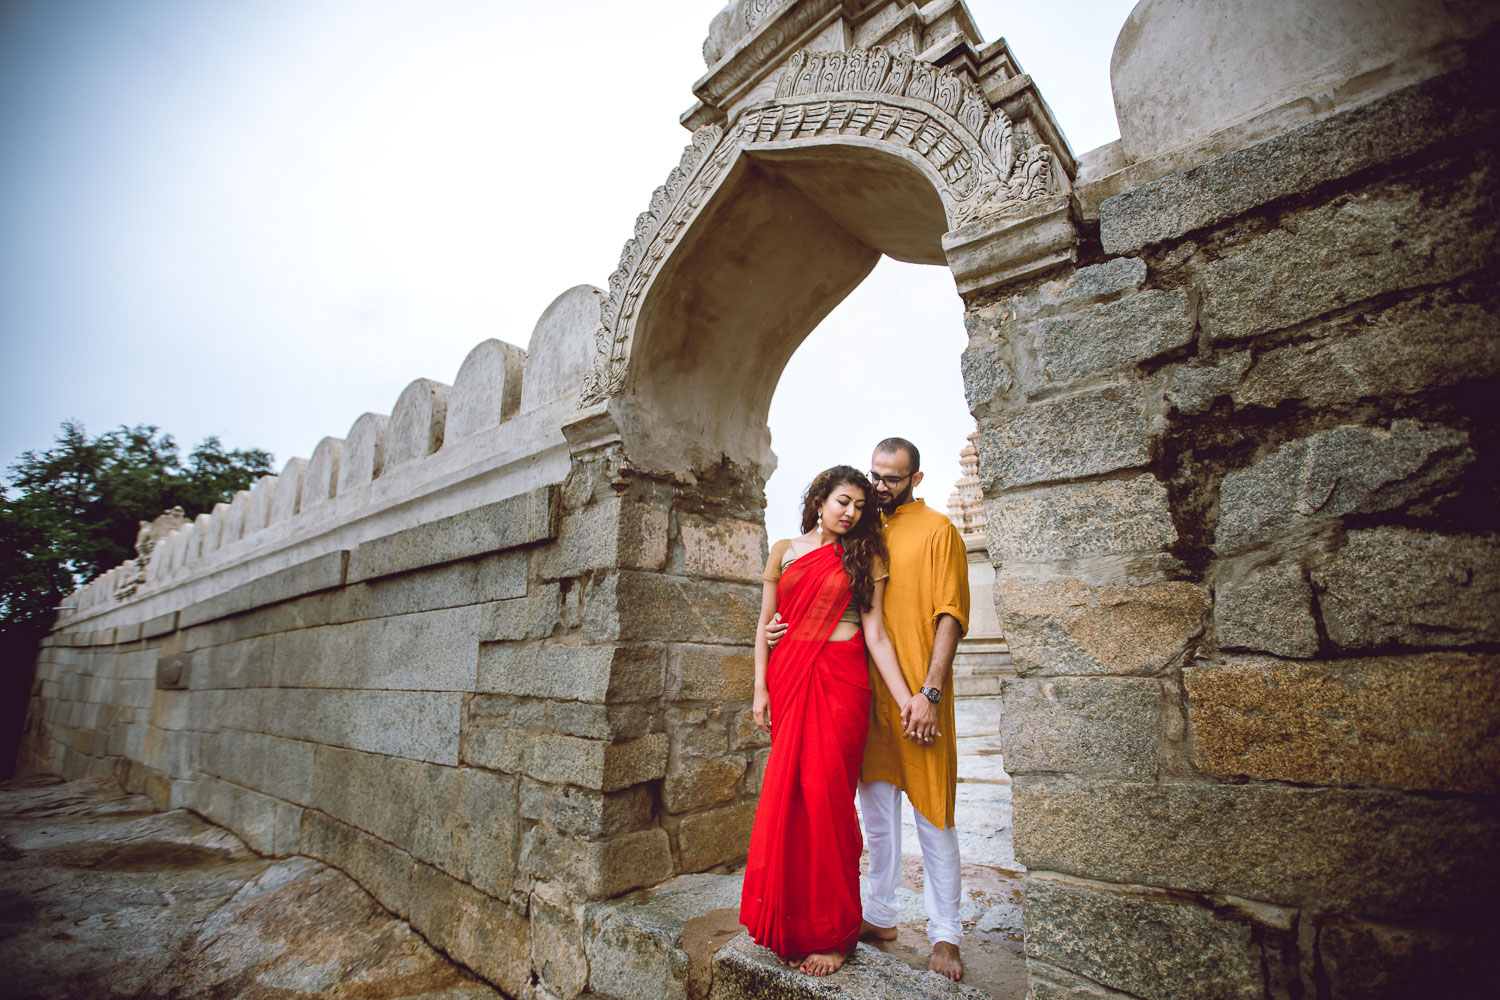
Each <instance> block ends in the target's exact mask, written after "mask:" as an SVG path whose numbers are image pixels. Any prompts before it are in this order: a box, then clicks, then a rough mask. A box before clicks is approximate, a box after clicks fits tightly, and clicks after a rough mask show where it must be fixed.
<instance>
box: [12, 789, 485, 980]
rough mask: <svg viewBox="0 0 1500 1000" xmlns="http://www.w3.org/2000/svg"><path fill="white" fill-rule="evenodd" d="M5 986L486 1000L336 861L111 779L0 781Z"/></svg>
mask: <svg viewBox="0 0 1500 1000" xmlns="http://www.w3.org/2000/svg"><path fill="white" fill-rule="evenodd" d="M0 872H3V875H0V968H4V969H5V982H4V984H3V986H0V994H3V995H4V996H6V997H10V998H15V1000H62V998H78V997H91V998H104V997H134V998H141V1000H155V998H167V997H172V998H189V997H202V998H208V997H215V998H217V997H226V998H227V997H236V998H246V1000H272V998H275V1000H292V998H296V997H329V998H334V997H359V998H361V1000H416V998H421V1000H493V998H499V997H500V994H499V993H497V992H495V991H494V990H493V989H491V988H490V987H489V986H487V985H485V984H484V983H482V982H480V981H479V980H477V979H475V978H474V977H473V976H471V975H470V974H469V973H468V972H466V971H465V970H463V969H461V968H460V967H458V966H456V965H454V964H453V963H452V962H450V961H449V960H448V959H447V958H446V957H445V956H444V955H442V954H440V953H439V952H437V951H435V950H433V949H432V947H431V946H429V945H428V944H427V942H425V941H423V940H422V938H420V937H419V936H418V935H417V934H415V933H414V932H413V931H412V929H411V928H410V926H408V925H407V924H406V923H405V922H404V921H401V920H398V919H397V918H395V917H394V916H392V915H391V914H390V913H388V912H387V911H386V910H384V909H383V908H382V907H381V906H380V905H379V904H378V903H376V902H375V900H374V899H372V898H371V897H370V895H369V894H368V893H366V892H365V891H364V890H363V889H361V888H360V887H359V886H358V885H357V884H356V883H355V882H354V881H353V880H351V879H350V878H349V877H348V876H346V875H344V874H343V873H342V872H340V871H338V870H336V869H333V868H330V867H328V866H327V865H324V864H322V863H321V862H317V861H313V860H312V859H310V858H304V857H293V858H286V859H282V860H279V861H278V860H275V859H273V858H263V857H260V856H258V855H256V854H254V853H253V852H251V851H250V850H249V849H248V848H246V847H245V845H244V844H243V843H242V842H241V841H240V840H239V839H238V838H236V837H234V836H233V835H232V834H230V833H228V832H227V831H225V830H222V829H220V828H219V827H216V826H212V825H210V824H208V823H205V822H204V821H203V820H201V819H199V818H198V817H196V816H194V815H193V814H191V813H189V812H187V811H185V810H181V809H179V810H174V811H172V812H157V811H156V810H155V809H154V808H153V806H152V804H151V802H150V800H149V799H147V798H146V797H144V796H140V795H127V794H125V793H123V792H122V791H121V790H120V789H119V786H118V785H116V784H115V782H114V781H113V780H112V779H109V778H88V779H83V780H79V781H71V782H63V781H61V780H59V779H57V778H55V777H52V776H34V777H30V778H18V779H15V780H12V781H7V782H4V783H0Z"/></svg>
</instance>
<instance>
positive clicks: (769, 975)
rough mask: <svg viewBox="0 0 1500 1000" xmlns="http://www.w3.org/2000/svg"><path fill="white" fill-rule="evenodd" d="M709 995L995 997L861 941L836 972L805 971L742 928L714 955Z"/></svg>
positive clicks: (870, 999)
mask: <svg viewBox="0 0 1500 1000" xmlns="http://www.w3.org/2000/svg"><path fill="white" fill-rule="evenodd" d="M708 996H709V1000H761V998H763V997H777V998H778V1000H990V995H989V994H988V993H985V992H984V991H983V990H978V989H975V988H974V987H972V986H965V985H963V984H962V983H955V982H950V981H949V980H947V979H945V978H943V977H942V976H940V975H938V974H937V973H936V972H918V971H917V970H916V969H913V968H912V967H911V966H909V965H907V964H906V963H905V962H903V961H901V959H899V958H897V957H896V956H894V955H887V954H886V953H885V952H883V951H879V950H878V949H875V948H871V947H870V946H869V945H864V944H862V945H859V946H858V947H857V948H855V950H854V954H853V955H851V956H850V957H849V960H848V961H846V962H845V963H844V967H843V968H841V969H839V971H837V972H835V973H834V974H833V975H831V976H823V977H821V978H817V977H813V976H809V975H806V974H804V973H801V972H798V971H797V970H796V969H788V968H787V967H786V966H784V965H782V964H781V962H780V960H778V959H777V957H776V955H775V954H774V953H773V952H771V951H769V950H767V949H765V948H762V947H761V946H760V945H758V944H756V943H755V942H754V941H751V940H750V935H749V934H748V933H742V934H740V935H739V936H738V937H736V938H735V939H734V940H732V941H730V942H729V943H728V944H726V945H725V946H724V947H722V948H720V949H719V953H718V955H717V956H715V958H714V983H713V988H712V990H710V992H709V994H708Z"/></svg>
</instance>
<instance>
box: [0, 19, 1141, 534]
mask: <svg viewBox="0 0 1500 1000" xmlns="http://www.w3.org/2000/svg"><path fill="white" fill-rule="evenodd" d="M1133 5H1134V3H1133V0H1079V2H1068V0H1057V2H1054V3H1051V4H1045V5H1044V4H1038V3H1034V2H1027V3H1023V2H1009V0H988V2H987V0H973V2H970V4H969V7H970V10H971V11H972V12H973V14H974V18H975V21H976V23H977V24H978V26H979V29H980V31H981V32H982V33H983V34H984V36H985V39H986V40H991V39H994V38H996V37H1005V38H1006V39H1007V40H1008V41H1009V42H1010V45H1011V50H1012V52H1013V53H1014V54H1015V56H1016V58H1017V60H1018V61H1019V62H1020V64H1021V66H1022V68H1023V69H1024V70H1026V71H1028V72H1029V73H1031V74H1032V76H1033V77H1034V78H1035V79H1036V81H1037V83H1038V86H1039V87H1040V88H1041V92H1042V94H1043V96H1044V97H1045V98H1046V100H1047V102H1048V103H1049V104H1050V106H1051V107H1052V109H1053V112H1054V114H1055V115H1056V116H1057V118H1058V121H1059V122H1060V124H1061V125H1062V128H1063V130H1064V131H1065V132H1066V133H1067V136H1068V138H1069V140H1070V142H1071V145H1072V147H1073V150H1074V152H1075V153H1082V152H1085V151H1087V150H1089V149H1092V148H1094V147H1096V146H1099V145H1103V144H1104V143H1107V142H1110V141H1112V140H1113V139H1114V138H1115V137H1116V136H1117V134H1118V131H1117V127H1116V125H1115V120H1114V110H1113V105H1112V102H1111V98H1110V92H1109V56H1110V52H1111V50H1112V48H1113V46H1114V39H1115V36H1116V34H1117V33H1118V31H1119V27H1120V25H1121V24H1123V23H1124V20H1125V17H1126V15H1127V14H1128V13H1129V11H1130V9H1131V7H1132V6H1133ZM721 6H722V4H721V3H720V2H719V0H656V2H653V3H650V4H634V3H622V2H620V0H582V2H574V3H571V4H541V3H535V2H528V3H521V2H513V0H239V2H236V3H217V2H215V3H205V2H203V0H114V2H109V3H99V2H94V0H0V371H3V372H4V373H5V375H6V379H5V393H4V400H5V402H4V410H3V420H0V464H3V465H5V466H7V467H8V466H9V465H10V464H11V463H12V462H13V461H14V460H15V458H16V457H17V456H18V455H19V454H20V453H21V452H22V451H24V450H26V449H28V448H33V449H40V448H45V447H47V446H49V445H50V444H51V442H52V439H53V436H54V435H55V433H56V431H57V429H58V425H59V424H60V423H61V422H62V421H63V420H65V419H69V418H75V419H78V420H81V421H83V422H84V424H85V425H86V427H87V428H88V430H89V431H90V432H91V433H99V432H101V431H105V430H108V429H110V428H112V427H115V426H117V425H119V424H122V423H124V424H137V423H151V424H156V425H158V426H159V427H161V428H162V429H163V430H164V431H168V432H170V433H172V434H173V435H174V436H175V437H176V438H177V441H178V443H179V445H180V446H182V450H183V452H184V453H185V452H186V451H187V450H188V448H189V447H191V445H193V444H195V443H197V442H198V441H199V440H201V439H202V438H203V437H205V436H206V435H209V434H217V435H219V436H220V438H221V439H222V440H223V442H224V444H225V445H226V446H227V447H261V448H266V449H268V450H270V451H271V452H272V453H273V454H274V455H275V457H276V466H277V468H278V469H279V468H280V467H281V466H282V465H283V464H284V463H285V461H286V460H287V459H289V458H291V457H292V456H294V455H303V456H306V455H308V454H310V452H311V450H312V448H313V446H314V445H315V444H316V443H317V441H318V440H319V439H320V438H321V437H323V436H324V435H328V434H332V435H335V436H343V435H344V433H345V432H346V431H347V429H348V428H349V426H350V425H351V424H352V423H353V422H354V420H355V419H356V418H357V417H358V416H359V415H360V414H361V413H363V412H365V411H375V412H380V413H388V412H389V411H390V408H391V407H392V406H393V405H394V403H395V400H396V397H397V396H398V395H399V394H400V392H401V390H402V389H403V388H404V387H405V386H406V384H407V383H408V382H410V381H411V380H412V379H414V378H418V377H428V378H435V379H438V380H439V381H443V382H450V383H451V382H452V380H453V376H454V374H455V373H456V372H457V371H458V366H459V364H460V362H461V361H462V360H463V358H464V355H466V354H467V353H468V351H469V350H470V348H472V347H473V346H474V345H475V344H476V343H478V342H479V341H481V340H483V339H485V338H487V337H499V338H501V339H503V340H508V341H511V342H512V343H516V344H520V345H522V346H525V345H526V343H527V341H528V339H529V338H530V336H531V329H532V327H533V325H534V324H535V322H536V320H537V318H538V317H539V316H540V315H541V313H542V311H543V310H544V309H545V308H546V307H547V305H548V304H549V303H550V302H551V301H552V299H553V298H555V297H556V296H557V295H558V294H560V293H561V292H563V291H564V290H566V289H568V288H570V287H572V286H573V285H577V284H580V283H590V284H594V285H598V286H600V287H605V286H606V284H607V280H608V276H609V273H610V272H611V271H612V270H613V269H614V267H615V264H616V261H617V259H618V256H619V251H620V247H621V245H622V244H623V243H624V241H625V239H626V238H627V237H628V236H630V234H631V228H632V225H633V223H634V219H635V217H636V215H637V214H638V213H639V212H641V211H643V210H644V209H645V208H646V205H647V202H648V201H649V198H650V195H651V191H652V189H653V188H655V187H656V186H657V185H658V184H660V183H661V182H662V181H663V180H664V179H665V177H666V175H667V173H668V171H670V170H671V168H672V167H673V166H674V165H675V164H676V162H677V159H678V156H679V154H680V152H681V148H682V146H683V145H684V144H686V142H687V140H688V133H687V132H686V131H685V130H683V129H682V127H681V126H680V125H678V123H677V116H678V114H679V113H680V112H681V111H683V110H684V109H685V108H687V107H688V106H689V105H690V104H691V103H692V100H693V98H692V93H691V86H692V84H693V82H694V81H695V80H696V79H698V77H699V76H701V75H702V73H703V70H704V66H703V61H702V57H701V54H700V52H701V46H702V41H703V38H704V36H705V35H706V34H707V30H708V24H709V21H710V20H711V19H712V18H713V16H714V14H715V13H717V12H718V10H719V9H720V8H721ZM855 337H874V338H877V339H878V340H879V341H880V343H881V350H880V351H879V352H878V354H879V357H880V359H882V361H881V363H872V365H871V366H870V367H869V368H868V369H865V370H858V371H849V372H848V375H849V382H848V384H849V385H856V386H864V387H872V386H873V387H876V388H877V395H878V397H879V399H880V400H881V401H882V402H881V403H880V406H879V412H880V419H879V423H878V425H875V424H872V425H870V426H853V427H848V426H839V425H837V424H836V423H833V422H830V421H829V420H827V419H826V418H825V415H824V414H825V413H826V409H827V403H826V400H827V386H828V375H827V373H828V372H829V371H837V370H840V368H841V367H843V366H844V362H843V361H842V360H841V359H843V358H845V357H847V356H848V353H847V351H846V350H845V349H844V345H847V342H848V340H849V339H850V338H855ZM963 346H964V332H963V323H962V306H961V303H960V302H959V299H958V296H957V294H956V292H955V290H954V287H953V281H952V277H951V275H950V274H949V273H948V272H947V270H946V269H943V268H936V267H919V266H915V265H908V264H900V263H897V262H894V261H890V260H883V261H882V262H881V264H880V265H879V266H878V267H877V268H876V270H875V272H874V273H873V274H872V275H871V276H870V278H868V279H867V280H866V281H865V283H864V284H863V285H861V286H860V288H859V289H857V290H856V291H855V292H854V294H853V295H851V296H850V298H849V299H847V300H846V301H845V302H844V304H843V305H841V306H840V307H839V308H838V309H837V310H836V311H835V312H834V313H833V314H832V315H831V316H830V317H829V318H828V319H827V320H825V321H824V323H823V324H822V325H821V326H820V327H819V328H818V330H817V331H815V332H814V333H813V334H812V335H811V336H810V337H809V338H808V340H807V341H806V342H805V343H804V345H803V347H802V348H801V350H799V351H798V353H797V355H796V357H794V358H793V360H792V362H791V364H790V365H789V366H788V368H787V371H786V373H785V374H784V375H783V379H782V383H781V385H780V388H779V389H778V392H777V396H776V400H775V402H774V403H773V405H772V410H771V428H772V433H773V444H774V447H775V449H776V451H777V453H778V455H779V456H780V462H781V464H780V469H779V470H778V473H777V474H776V475H775V476H774V477H773V478H772V480H771V482H770V485H769V491H768V492H769V501H768V502H769V509H768V511H767V527H768V529H769V530H770V533H771V536H772V537H773V538H775V537H779V536H782V535H785V534H788V533H792V532H794V531H795V530H796V526H795V521H796V518H797V513H798V506H799V505H798V499H797V498H798V496H799V494H800V492H801V490H802V488H803V487H804V486H805V484H806V482H807V480H808V479H809V478H811V476H812V475H813V474H814V473H815V472H816V471H818V470H819V469H821V468H823V467H825V466H828V465H832V464H837V463H842V462H847V463H850V464H853V465H856V466H859V467H865V466H866V464H867V463H868V460H869V452H870V447H871V445H872V444H873V443H874V442H875V441H876V440H877V439H879V438H880V437H884V436H886V435H888V434H902V435H904V436H907V437H910V438H912V439H913V440H914V441H915V442H916V443H917V444H918V446H919V447H921V448H922V450H923V459H924V462H923V464H924V468H925V469H926V471H927V474H928V479H927V482H926V483H925V484H924V487H923V488H922V489H919V490H918V493H919V495H923V496H925V497H926V499H927V500H928V501H929V502H930V503H932V504H934V505H935V506H937V507H939V508H940V509H942V508H945V505H946V501H947V497H948V494H949V492H950V491H951V490H952V488H953V482H954V480H955V479H956V478H957V475H958V451H959V449H960V448H961V447H962V446H963V443H964V437H965V435H966V434H967V433H968V432H969V431H970V430H971V429H972V426H973V425H972V421H971V420H970V417H969V414H968V412H967V409H966V408H965V405H964V401H963V389H962V384H961V381H960V377H959V369H958V356H959V353H960V352H961V351H962V349H963ZM149 513H150V512H143V514H149Z"/></svg>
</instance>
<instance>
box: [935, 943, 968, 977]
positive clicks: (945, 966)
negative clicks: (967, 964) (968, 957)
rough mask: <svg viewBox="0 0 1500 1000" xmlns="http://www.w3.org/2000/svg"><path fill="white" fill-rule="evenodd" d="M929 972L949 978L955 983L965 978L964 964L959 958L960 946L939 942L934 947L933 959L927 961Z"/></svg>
mask: <svg viewBox="0 0 1500 1000" xmlns="http://www.w3.org/2000/svg"><path fill="white" fill-rule="evenodd" d="M927 970H928V971H929V972H936V973H937V974H938V975H940V976H947V977H948V978H949V979H951V980H953V981H954V982H955V983H956V982H958V981H959V980H961V979H963V977H964V963H963V960H962V959H960V958H959V957H958V945H956V944H952V943H951V942H948V941H939V942H938V943H937V944H935V945H933V946H932V957H931V958H929V959H928V960H927Z"/></svg>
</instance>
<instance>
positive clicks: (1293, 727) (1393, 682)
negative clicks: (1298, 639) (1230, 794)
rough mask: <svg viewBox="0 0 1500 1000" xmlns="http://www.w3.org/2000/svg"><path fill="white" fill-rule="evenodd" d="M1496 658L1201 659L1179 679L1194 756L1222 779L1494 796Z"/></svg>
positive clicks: (1498, 761) (1499, 767) (1498, 707)
mask: <svg viewBox="0 0 1500 1000" xmlns="http://www.w3.org/2000/svg"><path fill="white" fill-rule="evenodd" d="M1496 663H1497V657H1495V656H1493V655H1491V654H1468V653H1429V654H1418V655H1412V656H1392V657H1372V658H1368V659H1358V660H1345V661H1341V662H1337V663H1331V664H1330V663H1292V662H1287V661H1284V660H1274V659H1270V658H1260V657H1255V658H1245V659H1238V660H1229V661H1221V662H1216V663H1209V664H1203V663H1200V664H1197V665H1195V666H1194V667H1192V668H1191V669H1190V670H1188V672H1187V677H1186V686H1187V690H1188V697H1189V704H1190V715H1191V718H1192V727H1193V736H1194V753H1195V757H1196V760H1197V763H1198V765H1199V766H1200V767H1202V768H1204V769H1205V770H1208V771H1211V772H1214V773H1216V774H1222V775H1246V776H1249V777H1255V778H1267V779H1273V780H1281V781H1294V782H1305V783H1313V784H1359V785H1365V784H1368V785H1377V786H1386V787H1396V788H1404V789H1411V790H1434V791H1450V792H1468V793H1475V794H1487V793H1493V792H1495V791H1496V790H1500V738H1497V736H1496V735H1495V734H1496V733H1497V731H1500V691H1497V690H1496V688H1495V685H1494V683H1493V681H1492V678H1493V676H1494V671H1495V667H1496Z"/></svg>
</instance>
